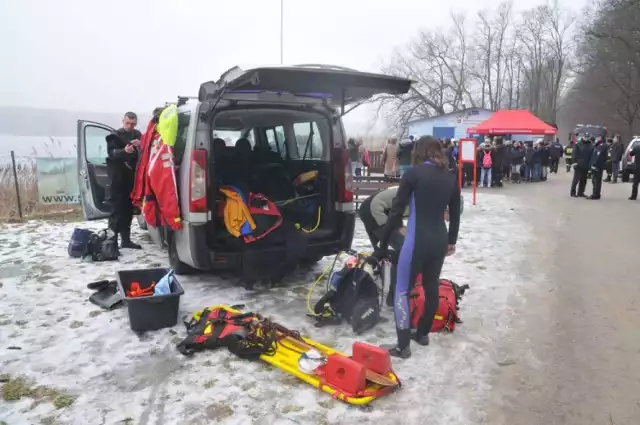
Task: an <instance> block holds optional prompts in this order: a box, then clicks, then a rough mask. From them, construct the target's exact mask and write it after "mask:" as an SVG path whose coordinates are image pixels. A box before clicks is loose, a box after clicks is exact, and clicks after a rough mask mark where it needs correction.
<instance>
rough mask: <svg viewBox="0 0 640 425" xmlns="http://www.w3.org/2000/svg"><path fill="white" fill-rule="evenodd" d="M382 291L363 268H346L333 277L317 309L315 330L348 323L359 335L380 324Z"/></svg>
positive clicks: (315, 310)
mask: <svg viewBox="0 0 640 425" xmlns="http://www.w3.org/2000/svg"><path fill="white" fill-rule="evenodd" d="M381 298H382V294H381V291H380V290H379V289H378V285H377V284H376V282H375V279H374V277H373V276H372V275H371V274H370V273H369V272H367V271H366V270H365V269H364V268H362V267H353V268H349V267H344V268H343V269H342V270H340V271H338V272H336V273H334V274H333V276H332V277H331V282H330V289H329V291H328V292H327V293H326V294H325V295H324V296H323V297H322V298H321V299H320V300H319V301H318V302H317V303H316V305H315V307H314V312H315V317H316V320H317V323H316V326H318V327H320V326H324V325H327V324H333V325H337V324H340V323H342V320H346V321H347V322H348V323H350V324H351V327H352V329H353V331H354V332H355V333H356V334H361V333H363V332H365V331H367V330H369V329H371V328H373V327H374V326H375V325H376V324H377V323H378V322H379V321H380V305H381V304H380V300H381Z"/></svg>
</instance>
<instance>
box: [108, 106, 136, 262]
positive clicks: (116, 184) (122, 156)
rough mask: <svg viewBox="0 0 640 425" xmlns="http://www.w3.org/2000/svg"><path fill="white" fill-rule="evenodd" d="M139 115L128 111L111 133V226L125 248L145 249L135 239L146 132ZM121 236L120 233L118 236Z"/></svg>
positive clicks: (109, 160)
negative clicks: (134, 196) (135, 198)
mask: <svg viewBox="0 0 640 425" xmlns="http://www.w3.org/2000/svg"><path fill="white" fill-rule="evenodd" d="M137 124H138V116H137V115H136V114H135V113H134V112H127V113H126V114H124V118H123V119H122V128H120V129H118V130H116V131H115V132H114V133H112V134H110V135H109V136H107V153H108V156H107V171H108V174H109V181H110V183H111V187H110V188H111V197H110V200H111V206H112V211H111V217H109V228H110V229H111V230H112V231H113V232H114V233H115V234H116V235H120V241H121V245H120V247H121V248H130V249H141V248H142V247H141V246H140V245H138V244H136V243H133V242H132V241H131V220H132V219H133V204H132V203H131V191H132V190H133V184H134V180H135V174H136V163H137V161H138V147H139V146H140V138H141V137H142V134H141V133H140V132H139V131H138V130H136V125H137ZM116 237H117V236H116Z"/></svg>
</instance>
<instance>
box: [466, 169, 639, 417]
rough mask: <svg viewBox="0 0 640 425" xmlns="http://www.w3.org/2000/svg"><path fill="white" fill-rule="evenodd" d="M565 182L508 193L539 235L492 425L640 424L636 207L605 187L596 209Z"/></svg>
mask: <svg viewBox="0 0 640 425" xmlns="http://www.w3.org/2000/svg"><path fill="white" fill-rule="evenodd" d="M560 173H561V174H559V175H558V176H555V175H552V176H551V178H550V180H549V181H548V182H546V183H535V184H527V185H524V184H523V185H519V186H515V185H512V186H508V187H506V188H504V189H503V190H504V192H505V193H509V194H510V195H512V196H515V197H517V198H519V199H520V200H521V201H522V204H523V206H526V208H525V209H523V210H522V211H520V213H521V214H522V215H523V216H524V217H525V219H526V220H528V221H529V222H530V223H532V225H533V226H534V229H535V234H536V239H535V240H531V241H530V243H529V244H528V246H527V247H526V250H527V251H528V253H529V254H528V258H527V260H525V262H524V263H523V264H522V268H521V274H522V278H523V279H529V280H531V281H532V282H534V284H532V285H527V287H528V288H530V289H528V290H527V292H526V293H521V294H520V295H521V296H520V297H516V298H514V299H513V300H512V305H513V308H514V309H515V310H516V312H517V313H518V314H517V317H518V318H519V319H518V320H517V323H516V324H515V331H514V332H513V336H512V337H510V338H509V340H505V341H503V342H502V344H501V348H500V353H501V355H502V356H503V357H504V359H505V360H504V362H502V363H501V364H503V366H502V367H500V368H499V371H498V373H497V374H496V376H495V377H494V382H493V387H492V393H491V398H492V402H491V403H490V405H489V406H488V412H489V413H488V417H487V423H489V424H491V425H498V424H500V425H501V424H505V425H506V424H509V425H513V424H518V425H529V424H532V425H543V424H544V425H552V424H567V425H573V424H575V425H590V424H599V425H605V424H606V425H626V424H629V425H632V424H638V423H640V279H639V278H638V275H637V273H639V272H640V230H639V229H638V226H639V225H640V201H636V202H632V201H629V200H628V199H627V198H628V196H629V192H630V190H631V185H630V184H624V183H618V184H616V185H613V184H607V183H604V184H603V197H602V199H601V200H600V201H589V200H586V199H580V198H578V199H576V198H570V197H569V185H570V175H569V174H566V173H565V172H564V171H563V170H561V171H560ZM485 190H495V189H485ZM590 191H591V185H590V183H589V185H588V188H587V194H589V193H590ZM478 202H482V192H480V194H479V197H478Z"/></svg>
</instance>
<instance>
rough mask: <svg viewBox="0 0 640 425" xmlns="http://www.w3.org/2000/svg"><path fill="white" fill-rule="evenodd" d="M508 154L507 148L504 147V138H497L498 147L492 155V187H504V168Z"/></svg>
mask: <svg viewBox="0 0 640 425" xmlns="http://www.w3.org/2000/svg"><path fill="white" fill-rule="evenodd" d="M506 154H507V147H506V146H505V145H504V141H503V140H502V137H496V146H495V147H494V148H493V153H492V154H491V160H492V166H491V168H493V170H492V171H491V180H492V182H491V183H492V184H491V186H492V187H502V167H503V165H504V161H505V157H506Z"/></svg>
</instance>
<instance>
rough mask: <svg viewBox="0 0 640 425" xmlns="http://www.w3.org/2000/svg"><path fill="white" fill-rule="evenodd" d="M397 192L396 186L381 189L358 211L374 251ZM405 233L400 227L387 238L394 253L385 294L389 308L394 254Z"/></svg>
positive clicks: (400, 247) (394, 281)
mask: <svg viewBox="0 0 640 425" xmlns="http://www.w3.org/2000/svg"><path fill="white" fill-rule="evenodd" d="M397 192H398V186H393V187H390V188H388V189H383V190H381V191H379V192H378V193H375V194H373V195H371V196H370V197H368V198H367V199H365V200H364V202H362V204H361V205H360V208H359V209H358V214H359V215H360V220H362V224H364V229H365V231H366V232H367V236H369V241H370V242H371V246H373V249H374V250H376V249H378V245H379V243H380V239H381V238H382V234H383V232H384V227H385V225H386V224H387V221H388V215H389V211H391V205H392V203H393V199H394V198H395V197H396V193H397ZM405 233H406V229H405V228H404V227H401V228H399V229H396V230H394V231H393V232H392V233H391V236H390V237H389V245H391V248H392V249H393V251H394V255H391V282H390V284H389V291H388V292H387V305H388V306H389V307H392V306H393V296H394V292H395V287H396V277H395V274H396V269H397V255H396V254H397V253H399V252H400V250H401V249H402V244H403V243H404V235H405Z"/></svg>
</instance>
